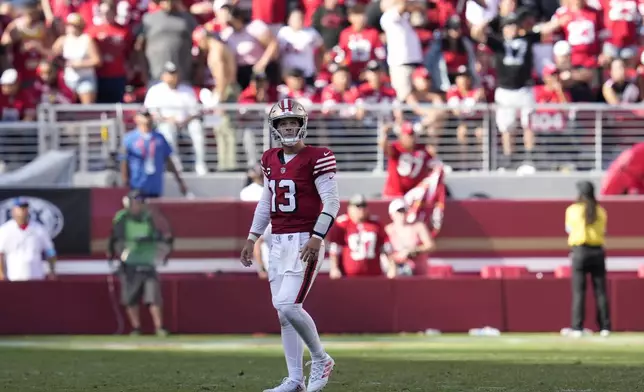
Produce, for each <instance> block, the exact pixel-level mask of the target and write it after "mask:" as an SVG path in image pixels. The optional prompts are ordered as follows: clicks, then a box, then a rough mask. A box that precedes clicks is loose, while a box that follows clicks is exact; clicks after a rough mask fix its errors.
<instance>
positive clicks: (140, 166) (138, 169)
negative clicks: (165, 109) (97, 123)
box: [121, 109, 187, 198]
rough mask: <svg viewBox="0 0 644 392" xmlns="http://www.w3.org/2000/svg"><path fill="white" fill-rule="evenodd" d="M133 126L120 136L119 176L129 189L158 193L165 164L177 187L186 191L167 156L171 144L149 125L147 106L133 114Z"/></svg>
mask: <svg viewBox="0 0 644 392" xmlns="http://www.w3.org/2000/svg"><path fill="white" fill-rule="evenodd" d="M136 125H137V128H136V129H134V130H133V131H131V132H128V133H127V134H126V135H125V137H124V138H123V154H122V158H121V159H122V160H121V177H122V179H123V183H124V184H127V185H128V186H129V188H130V189H131V190H137V191H139V192H140V194H141V195H142V196H144V197H146V198H148V197H160V196H161V195H162V193H163V178H164V173H165V168H166V166H167V168H168V170H169V171H170V172H172V174H174V177H175V178H176V180H177V183H178V184H179V189H180V190H181V193H182V194H183V195H186V193H187V189H186V185H185V183H184V182H183V179H182V178H181V175H180V174H179V171H177V168H176V167H175V166H174V163H173V162H172V159H170V156H171V155H172V147H170V145H169V144H168V142H167V141H166V140H165V138H164V137H163V135H162V134H160V133H159V132H157V131H156V129H154V128H153V126H152V116H151V114H150V112H149V111H147V109H142V110H141V111H140V112H139V113H137V115H136Z"/></svg>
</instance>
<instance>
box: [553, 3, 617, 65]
mask: <svg viewBox="0 0 644 392" xmlns="http://www.w3.org/2000/svg"><path fill="white" fill-rule="evenodd" d="M552 18H553V19H555V20H558V21H559V23H560V24H561V28H562V29H563V32H564V35H565V37H566V40H567V41H568V43H569V44H570V47H571V62H572V65H574V66H582V67H593V68H594V67H597V56H599V54H600V53H601V44H600V38H599V35H600V32H601V31H602V30H604V22H603V20H604V16H603V15H602V13H601V11H598V10H596V9H594V8H591V7H589V6H585V7H584V8H582V9H580V10H578V11H573V10H571V9H570V8H567V7H559V8H558V9H557V12H555V14H554V15H553V16H552Z"/></svg>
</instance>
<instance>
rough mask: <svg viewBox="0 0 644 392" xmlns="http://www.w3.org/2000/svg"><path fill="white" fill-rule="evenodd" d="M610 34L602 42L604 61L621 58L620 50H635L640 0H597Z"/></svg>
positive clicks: (639, 16) (639, 20)
mask: <svg viewBox="0 0 644 392" xmlns="http://www.w3.org/2000/svg"><path fill="white" fill-rule="evenodd" d="M599 2H600V3H601V8H602V9H603V11H604V22H605V23H606V28H607V29H608V31H609V32H610V33H609V34H610V36H609V37H608V38H607V39H606V41H605V42H604V48H603V53H604V55H605V56H606V61H607V62H610V61H612V60H613V59H616V58H620V57H621V58H623V54H622V51H624V50H629V51H631V52H636V51H637V44H638V40H639V33H638V29H639V27H640V25H641V23H642V11H644V2H642V1H641V0H599Z"/></svg>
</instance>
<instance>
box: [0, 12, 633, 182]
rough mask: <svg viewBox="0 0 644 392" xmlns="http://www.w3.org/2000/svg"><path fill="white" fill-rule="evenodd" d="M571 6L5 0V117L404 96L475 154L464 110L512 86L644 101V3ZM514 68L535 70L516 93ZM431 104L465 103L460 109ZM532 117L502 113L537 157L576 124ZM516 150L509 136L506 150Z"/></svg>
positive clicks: (425, 127) (544, 115)
mask: <svg viewBox="0 0 644 392" xmlns="http://www.w3.org/2000/svg"><path fill="white" fill-rule="evenodd" d="M563 1H564V2H563V3H561V4H560V3H559V2H558V1H555V0H382V1H377V0H374V1H369V0H301V1H299V0H215V1H214V3H211V2H209V1H201V2H200V1H198V0H197V1H195V0H183V1H182V0H154V1H150V2H148V1H147V0H42V1H38V0H15V1H13V2H10V3H9V2H5V3H2V6H1V7H0V15H1V19H0V25H1V27H2V30H3V32H2V38H1V44H2V46H1V48H2V51H1V52H0V66H1V67H2V69H3V70H4V71H3V73H2V76H1V78H0V84H1V85H2V95H1V96H0V104H1V105H2V115H1V120H2V121H20V120H22V121H33V119H34V117H35V108H36V107H37V105H38V104H40V103H51V104H69V103H77V104H84V105H87V104H92V103H117V102H125V103H137V102H138V103H143V102H146V101H147V100H148V98H149V97H147V98H146V95H148V96H149V95H150V94H148V89H149V88H151V87H152V86H154V85H155V84H157V83H161V84H165V85H167V86H169V87H168V88H165V87H164V89H165V90H168V91H167V92H164V93H163V94H164V95H159V91H161V90H162V89H159V88H157V91H156V94H155V97H156V98H157V99H156V101H159V100H160V99H159V97H176V98H177V99H178V100H172V102H181V104H182V105H183V106H189V105H192V104H193V103H202V104H205V105H209V106H211V107H212V106H215V105H216V104H217V103H219V102H238V103H242V104H243V103H263V102H274V101H277V100H279V99H282V98H285V97H292V98H296V99H298V100H299V101H300V102H302V103H303V104H305V105H307V104H311V103H317V104H322V105H324V106H327V107H328V108H329V110H331V109H330V108H332V107H335V108H337V107H338V105H340V106H341V105H348V106H350V107H351V109H347V110H339V111H337V110H334V111H333V113H335V114H334V116H336V117H337V116H339V117H345V118H351V119H352V120H360V121H361V120H363V119H364V118H365V116H366V115H365V111H364V110H362V109H361V105H362V104H365V103H366V104H372V103H393V102H404V103H406V104H408V105H410V106H411V107H412V109H413V110H412V111H411V112H410V113H403V114H400V117H401V116H403V115H406V116H413V117H414V118H415V120H416V121H417V122H418V124H419V128H420V129H421V130H422V131H421V133H425V134H427V135H429V136H430V138H431V137H439V136H440V135H441V131H442V129H443V128H444V125H445V121H447V120H450V121H452V120H456V124H457V125H456V129H457V132H456V135H450V137H455V138H456V139H457V140H458V142H459V144H461V145H462V146H464V147H466V145H467V144H468V143H470V144H471V140H470V138H474V139H475V140H476V142H475V143H478V144H480V143H481V135H482V133H483V132H482V130H483V129H482V128H483V125H482V121H481V114H480V113H478V114H477V113H475V112H473V111H470V110H466V109H464V108H465V107H467V106H468V105H471V104H474V103H483V102H490V103H493V102H497V103H501V104H503V103H505V102H507V101H508V100H510V101H512V98H510V97H511V96H510V95H508V93H507V90H508V89H511V90H517V91H518V90H521V89H523V88H526V87H527V88H529V89H530V93H529V95H530V96H531V97H530V100H531V101H532V102H537V103H566V102H606V103H607V104H609V105H619V104H620V103H635V102H641V101H642V100H643V99H644V85H643V84H642V83H644V77H643V76H644V65H643V64H642V61H641V60H643V59H644V56H642V44H644V40H642V36H641V35H640V28H641V27H642V13H644V6H643V5H642V4H640V3H639V2H638V1H635V0H563ZM534 32H537V33H539V32H540V34H539V38H538V39H537V40H536V41H535V42H532V41H531V42H530V45H529V46H525V43H522V42H523V41H521V40H520V39H518V38H521V37H524V36H526V34H534ZM493 37H499V40H495V42H499V45H500V46H497V45H494V44H493V42H492V41H493ZM527 48H528V49H530V50H529V51H526V49H527ZM528 52H529V53H528ZM500 61H501V62H503V63H504V65H506V66H509V67H513V66H516V67H519V68H521V70H523V71H525V70H527V72H520V75H519V76H518V77H513V80H512V83H511V84H512V86H511V87H508V83H507V81H506V82H505V83H504V79H503V78H507V75H503V74H501V73H500V69H501V68H500V64H499V62H500ZM525 64H528V65H527V66H526V65H525ZM504 73H505V69H504ZM533 85H537V86H538V87H537V88H534V89H533V88H532V86H533ZM499 89H503V90H504V92H503V94H502V93H501V92H499ZM165 90H163V91H165ZM173 91H176V93H174V92H173ZM171 94H175V95H171ZM168 100H170V99H168ZM514 102H521V103H523V102H524V101H522V100H519V101H516V100H515V101H514ZM422 104H454V105H457V106H458V109H456V108H455V109H454V110H453V111H452V112H451V113H446V112H445V111H440V110H436V109H432V108H431V106H428V105H422ZM146 106H148V105H147V104H146ZM326 114H327V115H329V113H326ZM532 114H533V115H531V116H518V114H517V113H511V114H510V117H513V118H514V120H511V121H509V122H508V121H507V118H506V119H499V117H500V112H497V113H496V117H497V119H496V124H497V127H498V128H499V130H500V131H501V132H502V133H504V134H510V133H512V132H513V131H514V130H515V129H522V131H523V144H524V147H525V150H526V151H528V152H529V151H530V150H531V149H532V147H531V146H532V145H533V144H534V137H533V136H531V135H532V132H533V131H534V132H538V131H548V130H552V129H558V128H565V127H566V122H567V120H568V117H567V116H568V114H567V113H562V112H560V111H556V110H541V111H540V113H537V114H538V116H535V115H534V114H535V113H532ZM177 117H181V118H180V119H178V118H174V117H172V118H170V117H168V118H162V119H161V120H163V121H165V122H166V123H169V124H170V128H171V129H175V130H176V129H181V128H184V127H189V128H191V129H190V135H191V138H192V139H193V143H194V144H195V151H196V155H197V161H198V162H197V163H196V167H198V170H197V171H198V172H202V173H203V172H204V171H207V169H204V168H203V151H201V152H200V151H199V148H198V145H200V144H203V140H202V139H203V131H202V130H200V129H198V128H199V124H196V123H194V120H195V118H197V117H198V115H197V114H195V113H188V114H184V115H181V116H177ZM448 117H449V118H448ZM501 117H503V116H501ZM506 117H507V116H506ZM517 117H520V119H521V121H518V120H517ZM395 118H396V120H399V119H401V118H398V116H395ZM220 128H222V129H219V130H216V131H215V135H216V137H217V139H218V142H217V144H218V155H219V156H220V161H221V162H220V163H219V169H220V170H229V169H234V168H235V163H234V162H231V160H234V159H235V158H234V157H230V151H231V150H233V151H234V146H232V145H231V143H233V144H234V140H235V137H234V135H233V136H232V137H231V135H230V132H231V130H230V129H229V128H230V126H228V125H226V126H221V127H220ZM193 131H194V132H193ZM506 131H512V132H506ZM526 133H527V134H526ZM199 134H201V135H202V136H201V137H198V136H194V135H199ZM227 138H228V139H230V140H231V141H230V142H227V141H226V140H227ZM220 145H221V146H220ZM470 147H471V146H470ZM512 150H513V148H512V145H511V142H510V140H509V139H508V140H505V135H504V140H503V153H504V155H507V156H510V155H511V154H513V151H512ZM528 158H529V156H528ZM249 164H252V162H249Z"/></svg>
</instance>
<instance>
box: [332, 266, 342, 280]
mask: <svg viewBox="0 0 644 392" xmlns="http://www.w3.org/2000/svg"><path fill="white" fill-rule="evenodd" d="M341 277H342V272H340V269H339V268H331V270H330V271H329V278H331V279H340V278H341Z"/></svg>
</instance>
